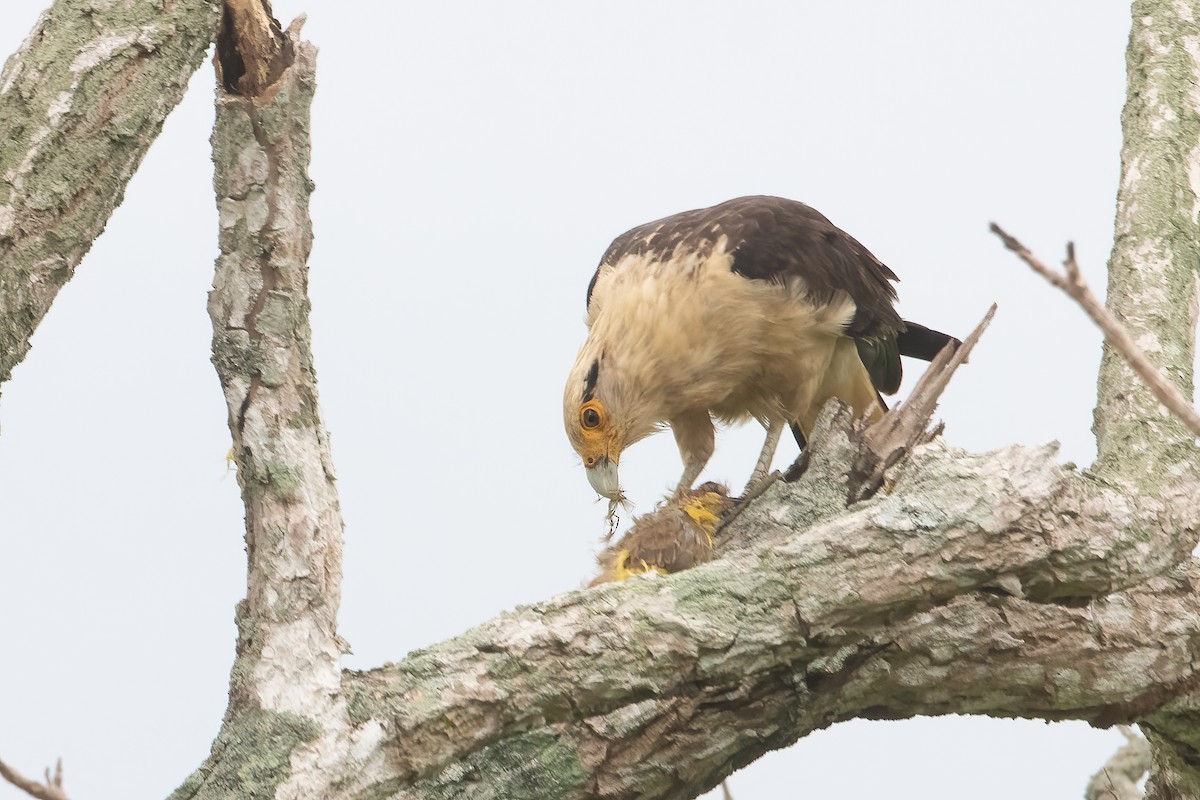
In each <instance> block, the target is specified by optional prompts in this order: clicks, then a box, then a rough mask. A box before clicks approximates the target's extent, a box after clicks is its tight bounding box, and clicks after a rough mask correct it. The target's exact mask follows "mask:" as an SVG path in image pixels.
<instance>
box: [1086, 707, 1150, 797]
mask: <svg viewBox="0 0 1200 800" xmlns="http://www.w3.org/2000/svg"><path fill="white" fill-rule="evenodd" d="M1118 730H1120V731H1121V733H1122V734H1124V735H1125V739H1126V742H1127V743H1126V744H1125V745H1124V746H1123V747H1122V748H1121V749H1120V750H1118V751H1117V752H1115V753H1113V755H1112V757H1111V758H1109V759H1108V761H1106V762H1104V766H1103V767H1101V768H1100V771H1099V772H1097V773H1096V774H1095V775H1093V776H1092V779H1091V780H1090V781H1088V785H1087V789H1086V790H1085V791H1084V794H1083V796H1084V800H1140V798H1141V797H1142V796H1143V795H1142V791H1141V790H1140V789H1138V787H1137V783H1138V781H1139V780H1141V778H1142V776H1143V775H1145V774H1146V770H1148V769H1150V744H1149V743H1148V742H1147V741H1146V740H1145V739H1143V738H1142V736H1141V735H1140V734H1138V733H1137V732H1136V731H1134V730H1133V729H1132V728H1130V727H1128V726H1125V725H1121V726H1119V727H1118Z"/></svg>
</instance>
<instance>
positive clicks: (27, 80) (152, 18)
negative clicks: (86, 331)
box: [0, 0, 217, 384]
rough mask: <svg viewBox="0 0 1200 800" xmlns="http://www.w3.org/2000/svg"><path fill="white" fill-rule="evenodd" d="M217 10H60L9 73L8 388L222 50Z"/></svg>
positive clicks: (3, 169) (63, 1) (1, 193)
mask: <svg viewBox="0 0 1200 800" xmlns="http://www.w3.org/2000/svg"><path fill="white" fill-rule="evenodd" d="M216 24H217V6H216V4H215V3H214V2H213V1H212V0H176V2H171V3H162V4H159V3H144V2H139V3H115V2H94V0H58V2H55V3H54V5H53V6H52V7H51V8H50V9H49V10H47V11H45V12H44V13H43V14H42V16H41V18H40V19H39V20H38V21H37V24H36V25H35V26H34V29H33V30H32V31H31V32H30V34H29V36H28V37H27V38H26V39H25V43H24V44H23V45H22V46H21V49H20V50H18V51H17V52H16V53H15V54H14V55H13V56H12V57H11V58H9V59H8V62H7V63H6V64H5V66H4V71H3V73H0V384H2V383H3V382H4V381H6V380H8V378H9V376H10V375H11V374H12V370H13V367H15V366H16V365H17V364H19V363H20V362H21V360H22V359H24V357H25V354H26V353H27V352H28V351H29V339H30V337H31V336H32V335H33V332H34V330H35V329H36V328H37V326H38V324H39V323H40V322H41V321H42V318H43V317H44V316H45V315H46V312H47V311H48V310H49V309H50V305H51V303H53V302H54V298H55V297H56V296H57V294H58V290H59V289H61V288H62V286H63V284H65V283H66V282H67V281H68V280H70V278H71V276H72V275H73V274H74V272H75V268H76V267H77V266H78V265H79V262H80V260H81V259H82V258H83V256H84V254H85V253H87V251H88V249H89V248H90V247H91V245H92V242H93V241H94V240H95V238H96V237H97V236H99V235H100V232H101V231H102V230H104V226H105V224H106V223H107V222H108V218H109V215H111V214H112V212H113V209H115V208H116V207H117V205H119V204H120V202H121V199H122V197H123V196H124V193H125V185H126V184H127V183H128V182H129V179H130V178H131V177H132V176H133V173H134V170H136V169H137V167H138V164H140V163H141V161H142V157H143V156H145V154H146V151H147V150H148V149H149V147H150V145H151V144H152V143H153V142H154V139H155V138H156V137H157V136H158V132H159V131H160V130H161V129H162V124H163V120H164V119H166V116H167V114H168V113H170V111H171V109H173V108H174V107H175V106H176V105H177V104H178V103H179V100H180V98H181V97H182V96H183V91H184V89H185V88H186V86H187V82H188V79H189V78H190V77H191V75H192V73H193V72H195V71H196V68H197V67H198V66H199V65H200V62H201V61H202V60H203V58H204V53H205V51H206V50H207V49H208V46H209V44H210V43H211V42H212V40H213V35H214V33H215V32H216Z"/></svg>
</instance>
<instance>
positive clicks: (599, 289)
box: [563, 195, 959, 517]
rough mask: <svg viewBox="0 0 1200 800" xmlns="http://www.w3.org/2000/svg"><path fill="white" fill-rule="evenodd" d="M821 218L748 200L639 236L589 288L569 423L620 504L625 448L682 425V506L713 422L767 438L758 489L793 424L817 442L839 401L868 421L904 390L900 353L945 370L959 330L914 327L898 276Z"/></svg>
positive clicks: (670, 221) (711, 443)
mask: <svg viewBox="0 0 1200 800" xmlns="http://www.w3.org/2000/svg"><path fill="white" fill-rule="evenodd" d="M898 280H899V278H897V276H896V274H895V273H894V272H892V270H891V269H890V268H888V267H887V266H886V265H885V264H884V263H883V262H882V261H880V260H879V259H878V258H876V257H875V256H874V255H872V253H871V252H870V251H869V250H867V248H866V247H864V246H863V245H862V244H860V243H859V242H858V241H857V240H856V239H854V238H853V237H852V236H850V234H848V233H846V232H845V231H843V230H841V229H840V228H838V227H837V226H835V225H834V224H833V223H832V222H830V221H829V219H827V218H826V217H825V216H824V215H823V214H821V213H820V212H818V211H817V210H816V209H814V208H812V207H811V206H808V205H806V204H804V203H801V202H799V201H796V200H789V199H786V198H782V197H771V196H761V195H759V196H748V197H737V198H734V199H732V200H727V201H725V202H723V203H720V204H718V205H715V206H712V207H709V208H699V209H694V210H691V211H684V212H682V213H678V214H674V215H671V216H668V217H664V218H662V219H659V220H655V221H653V222H648V223H646V224H644V225H639V226H638V227H636V228H633V229H632V230H629V231H627V232H625V233H623V234H621V235H620V236H618V237H617V238H616V239H614V240H613V242H612V244H611V245H609V247H608V249H607V251H606V252H605V253H604V255H603V257H602V258H601V259H600V264H599V266H598V267H597V268H596V271H595V274H594V275H593V276H592V279H591V282H590V283H589V284H588V287H587V302H586V308H587V315H586V324H587V338H586V340H585V341H584V343H583V345H582V347H581V348H580V350H579V354H578V356H577V357H576V359H575V362H574V364H573V365H572V367H571V369H570V372H569V374H568V377H567V382H566V387H565V390H564V393H563V422H564V426H565V428H566V432H567V438H568V439H569V441H570V443H571V446H572V447H573V449H574V450H575V452H576V453H577V454H578V455H579V457H580V458H581V460H582V461H583V465H584V467H585V472H586V474H587V478H588V481H589V483H590V484H591V486H592V488H593V489H594V490H595V491H596V493H597V494H599V495H600V496H601V497H606V498H609V500H610V506H609V515H610V517H611V516H612V515H613V513H614V508H615V504H616V503H617V502H618V501H623V499H624V495H623V493H622V492H621V487H620V481H619V475H618V464H619V462H620V459H621V456H622V454H623V453H624V451H625V450H626V449H627V448H628V447H629V446H630V445H632V444H634V443H635V442H638V441H640V440H642V439H644V438H645V437H647V436H649V435H651V434H652V433H654V432H656V431H658V430H660V429H663V428H664V427H669V428H670V429H671V431H672V432H673V433H674V435H675V441H676V444H677V445H678V447H679V454H680V457H681V459H682V461H683V474H682V475H681V476H680V478H679V481H678V483H677V485H676V487H675V492H674V496H675V497H676V498H682V497H685V496H686V495H687V494H688V493H689V492H690V491H691V488H692V484H693V483H694V482H695V480H696V479H697V478H698V477H699V475H700V473H701V471H702V470H703V469H704V466H705V464H707V463H708V460H709V458H710V457H711V456H712V453H713V449H714V447H715V439H716V433H715V428H714V420H717V421H721V422H724V423H729V424H732V423H737V422H743V421H746V420H750V419H754V420H757V421H758V422H760V423H761V424H762V425H763V427H764V428H765V429H766V439H765V441H764V442H763V446H762V450H761V452H760V454H759V457H758V460H757V462H756V463H755V466H754V470H753V472H752V473H751V478H750V481H749V483H748V484H747V491H748V492H749V490H750V489H751V487H755V486H761V485H762V483H763V481H765V480H766V478H767V476H768V474H769V470H770V465H771V460H772V458H773V457H774V455H775V451H776V449H777V447H778V444H779V441H780V438H781V436H782V433H783V431H784V429H785V428H787V427H790V428H791V430H792V432H793V434H794V436H795V438H796V441H797V443H798V444H799V445H800V447H801V448H803V447H804V446H805V443H806V441H807V438H808V436H809V435H810V434H811V432H812V428H813V425H814V423H815V422H816V418H817V415H818V414H819V413H820V411H821V408H822V406H823V405H824V404H825V402H826V401H827V400H829V399H830V398H835V397H836V398H837V399H839V400H841V401H842V402H844V403H846V404H847V405H849V406H850V407H851V408H852V409H853V412H854V414H855V416H856V417H858V418H863V419H865V420H867V421H868V422H870V421H874V420H876V419H878V418H879V417H881V416H882V415H883V414H884V413H885V412H886V410H887V405H886V404H885V402H884V400H883V396H882V395H884V394H894V393H895V392H896V391H897V390H898V389H899V388H900V379H901V375H902V368H901V363H900V357H901V356H911V357H916V358H920V359H923V360H926V361H929V360H932V359H933V357H934V356H936V355H937V353H938V352H939V351H940V350H942V349H943V348H944V347H946V346H948V345H949V346H957V345H958V344H959V341H958V339H956V338H954V337H952V336H949V335H948V334H945V333H941V332H939V331H936V330H933V329H931V328H927V327H925V326H923V325H919V324H916V323H914V322H909V321H906V320H903V319H901V317H900V315H899V313H898V312H897V311H896V308H895V303H896V300H897V294H896V289H895V287H894V286H893V283H894V282H895V281H898Z"/></svg>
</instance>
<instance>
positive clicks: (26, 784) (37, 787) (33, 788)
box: [0, 758, 70, 800]
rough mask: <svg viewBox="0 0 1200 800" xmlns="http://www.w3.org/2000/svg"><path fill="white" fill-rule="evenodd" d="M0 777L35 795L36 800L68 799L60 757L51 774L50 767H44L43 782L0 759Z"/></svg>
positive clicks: (31, 795) (32, 795)
mask: <svg viewBox="0 0 1200 800" xmlns="http://www.w3.org/2000/svg"><path fill="white" fill-rule="evenodd" d="M0 778H4V780H6V781H8V782H9V783H11V784H12V785H13V786H15V787H17V788H18V789H20V790H21V791H23V792H25V794H27V795H29V796H30V797H36V798H37V799H38V800H70V798H69V797H67V793H66V791H64V790H63V768H62V759H61V758H60V759H58V761H57V762H56V763H55V765H54V774H53V775H51V774H50V768H49V767H47V768H46V782H45V783H38V782H37V781H35V780H32V779H31V778H26V777H25V776H24V775H22V774H21V773H19V772H17V771H16V770H15V769H13V768H12V767H10V766H8V765H7V764H5V763H4V762H3V761H0Z"/></svg>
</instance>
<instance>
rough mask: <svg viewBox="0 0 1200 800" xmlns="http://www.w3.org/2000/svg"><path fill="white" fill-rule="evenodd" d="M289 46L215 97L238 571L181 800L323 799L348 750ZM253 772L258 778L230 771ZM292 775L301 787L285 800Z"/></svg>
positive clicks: (338, 526)
mask: <svg viewBox="0 0 1200 800" xmlns="http://www.w3.org/2000/svg"><path fill="white" fill-rule="evenodd" d="M298 33H299V25H294V26H293V28H292V29H290V30H289V31H288V32H287V34H286V35H287V37H288V39H289V44H288V47H287V48H286V49H287V52H289V53H294V60H293V61H292V62H291V63H289V64H287V65H286V67H285V68H283V69H282V71H281V73H280V75H279V78H278V80H276V81H275V82H274V83H271V84H270V85H267V86H257V87H256V88H257V89H258V90H259V91H257V93H253V94H233V93H230V92H228V91H227V90H226V88H225V86H224V84H223V82H222V83H221V84H220V85H219V86H218V88H217V100H216V105H217V117H216V124H215V127H214V130H213V136H212V143H213V161H214V162H215V165H216V173H215V180H214V183H215V187H216V193H217V205H218V210H219V214H220V246H221V254H220V256H219V257H218V259H217V264H216V276H215V278H214V281H213V286H214V288H213V290H212V292H211V294H210V295H209V304H208V305H209V314H210V316H211V317H212V321H213V364H214V365H215V366H216V369H217V374H218V376H219V377H220V380H221V387H222V389H223V390H224V394H225V399H226V401H227V404H228V412H229V430H230V433H231V434H232V436H233V450H232V455H233V459H234V461H235V462H236V464H237V472H238V483H239V484H240V486H241V489H242V499H243V501H244V503H245V506H246V552H247V557H248V562H249V566H248V575H247V594H246V599H245V600H244V601H243V602H242V603H241V604H240V605H239V608H238V614H237V622H238V632H239V636H238V645H237V659H236V661H235V663H234V667H233V674H232V677H231V686H230V705H229V711H228V712H227V715H226V720H225V724H224V726H223V727H222V730H221V733H220V735H219V736H218V739H217V741H216V743H215V744H214V746H213V753H212V756H211V757H210V758H209V760H208V762H206V763H205V765H204V766H202V767H201V768H200V770H198V771H197V772H196V773H195V774H193V775H192V777H191V778H189V779H188V781H187V782H186V783H185V784H184V785H183V786H182V787H181V788H180V789H179V790H178V791H177V792H176V795H175V796H177V797H181V798H182V797H213V796H219V797H224V796H226V795H225V794H224V793H225V792H227V791H229V790H230V785H233V786H235V787H236V789H235V790H234V795H235V796H239V797H241V796H270V795H271V794H272V793H274V792H275V791H279V792H280V793H283V794H285V795H287V794H288V793H289V792H290V793H291V794H290V795H288V796H296V797H319V796H322V793H323V788H322V787H321V785H320V784H319V781H320V780H335V779H337V777H338V775H339V771H338V769H337V768H335V767H334V766H331V764H332V762H335V761H338V760H343V761H344V760H345V757H346V754H347V752H349V750H350V748H351V747H352V746H353V739H352V737H351V735H350V734H349V733H348V731H349V728H350V726H349V725H348V723H347V721H346V713H345V704H344V702H343V700H342V698H341V695H340V694H339V689H340V680H341V671H340V660H341V654H342V651H343V650H344V649H345V644H344V642H342V640H341V639H340V638H339V637H338V635H337V610H338V603H339V599H340V594H341V580H342V519H341V512H340V510H339V507H338V498H337V492H336V489H335V487H334V471H333V464H332V460H331V457H330V450H329V439H328V435H327V434H326V432H325V429H324V426H323V424H322V422H321V415H320V409H319V406H318V403H317V385H316V375H315V373H314V370H313V361H312V346H311V341H312V333H311V330H310V328H309V321H308V318H309V308H310V303H309V299H308V294H307V284H308V264H307V259H308V254H309V250H310V248H311V245H312V225H311V222H310V219H309V215H308V197H309V195H310V193H311V192H312V189H313V185H312V182H311V181H310V180H309V178H308V173H307V168H308V162H309V150H310V142H309V129H310V120H309V107H310V105H311V102H312V96H313V92H314V89H315V73H316V48H314V47H313V46H312V45H310V44H308V43H296V44H295V46H294V47H293V44H292V43H293V42H295V41H296V39H297V37H298ZM224 35H226V36H228V35H229V34H228V33H226V34H224ZM240 43H241V42H240V40H238V39H237V38H236V37H233V38H231V39H228V41H227V45H228V46H230V47H235V48H236V47H237V46H238V45H239V44H240ZM254 52H257V51H256V50H254V49H253V48H251V49H248V50H246V51H245V52H243V53H242V57H244V58H245V59H246V60H247V61H249V60H251V59H252V58H253V55H252V54H253V53H254ZM222 55H223V57H225V58H228V57H229V53H228V52H224V53H223V54H222ZM306 743H308V744H307V745H306ZM306 747H307V749H305V748H306ZM300 751H303V752H304V755H301V754H300ZM239 759H240V761H239ZM249 761H253V762H254V763H255V764H256V765H258V766H257V767H256V768H255V769H249V770H247V769H244V768H242V767H241V766H240V764H242V763H245V762H249ZM327 762H328V763H327ZM299 764H305V765H306V766H307V769H296V767H297V766H298V765H299ZM293 769H296V774H297V775H298V776H300V778H301V780H302V782H301V783H300V784H298V785H295V786H292V787H291V788H288V785H287V783H286V779H287V777H288V775H289V773H290V772H291V771H292V770H293ZM230 770H231V771H232V772H230Z"/></svg>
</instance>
